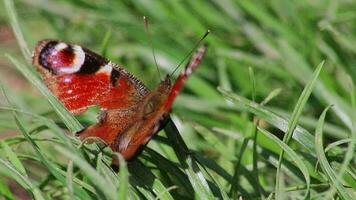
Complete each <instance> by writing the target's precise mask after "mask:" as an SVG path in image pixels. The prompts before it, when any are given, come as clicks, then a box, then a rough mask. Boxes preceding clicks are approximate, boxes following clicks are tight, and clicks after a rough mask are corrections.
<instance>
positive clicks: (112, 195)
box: [55, 146, 117, 200]
mask: <svg viewBox="0 0 356 200" xmlns="http://www.w3.org/2000/svg"><path fill="white" fill-rule="evenodd" d="M55 149H56V150H58V151H59V152H60V153H62V155H64V156H66V157H67V158H69V159H71V160H73V163H74V164H75V165H76V166H78V167H79V168H80V169H81V170H82V172H83V173H84V174H85V175H86V176H87V177H88V178H89V180H90V181H91V182H92V183H95V186H96V187H98V188H99V189H100V191H101V192H103V194H105V197H106V198H107V199H112V200H114V199H117V194H116V190H115V188H114V187H113V186H112V185H110V184H108V183H107V181H106V180H105V179H104V178H103V177H102V176H101V175H100V174H99V173H98V172H97V171H96V170H95V169H94V168H93V167H92V166H90V164H89V163H88V162H87V161H85V160H84V159H83V158H81V157H79V156H78V155H76V154H75V153H73V152H71V151H69V150H68V149H65V148H63V147H61V146H55Z"/></svg>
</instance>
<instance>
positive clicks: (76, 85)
mask: <svg viewBox="0 0 356 200" xmlns="http://www.w3.org/2000/svg"><path fill="white" fill-rule="evenodd" d="M33 64H34V65H35V66H36V68H37V69H38V71H39V72H40V73H41V74H42V76H43V78H44V81H45V83H46V84H47V86H48V87H49V89H50V90H51V91H52V92H53V93H54V94H55V95H56V96H57V97H58V99H59V100H60V101H62V102H63V104H64V105H65V106H66V108H67V109H68V110H70V111H71V112H72V113H75V114H80V113H82V112H84V111H85V110H86V109H87V107H88V106H91V105H98V106H100V107H101V108H102V109H107V110H110V109H127V108H130V107H133V106H135V105H136V104H138V103H139V102H140V101H142V99H143V97H144V96H145V95H146V94H147V92H148V90H147V89H146V87H145V86H144V85H143V84H142V83H141V82H140V81H139V80H138V79H136V78H135V77H134V76H133V75H131V74H129V73H128V72H127V71H126V70H124V69H123V68H121V67H118V66H117V65H116V64H113V63H112V62H110V61H109V60H107V59H105V58H103V57H101V56H100V55H98V54H96V53H94V52H92V51H90V50H88V49H85V48H82V47H80V46H79V45H73V44H66V43H64V42H59V41H54V40H44V41H41V42H40V43H39V44H38V45H37V47H36V49H35V52H34V56H33Z"/></svg>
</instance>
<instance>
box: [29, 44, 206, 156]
mask: <svg viewBox="0 0 356 200" xmlns="http://www.w3.org/2000/svg"><path fill="white" fill-rule="evenodd" d="M206 49H207V47H206V46H201V47H199V48H198V50H197V51H196V53H195V54H193V55H192V57H191V59H190V61H189V62H188V64H187V65H186V67H185V69H184V70H183V71H182V72H181V73H180V75H179V76H178V78H177V79H176V81H175V82H174V83H172V80H171V76H170V75H167V76H166V77H165V78H164V79H163V80H162V81H161V82H160V83H159V84H158V85H157V87H156V88H154V89H153V90H152V91H150V90H149V89H147V87H146V86H145V85H144V84H143V83H142V82H141V81H140V80H138V79H137V78H136V77H135V76H134V75H132V74H130V73H129V72H128V71H126V69H125V68H123V67H122V66H120V65H117V64H115V63H113V62H111V61H110V60H108V59H106V58H104V57H102V56H100V55H99V54H97V53H95V52H93V51H91V50H89V49H86V48H84V47H81V46H79V45H76V44H68V43H65V42H62V41H57V40H43V41H40V42H39V43H38V44H37V46H36V47H35V50H34V53H33V65H34V66H35V67H36V69H37V71H38V72H39V73H40V74H41V76H42V78H43V80H44V82H45V84H46V85H47V87H48V88H49V89H50V90H51V91H52V93H53V94H54V95H55V96H57V98H58V99H59V100H60V101H61V102H62V103H63V104H64V106H65V107H66V108H67V109H68V110H69V111H70V112H71V113H73V114H75V115H78V114H81V113H83V112H85V111H86V110H87V109H88V107H89V106H99V107H100V113H99V118H98V122H97V123H96V124H93V125H90V126H88V127H87V128H85V129H84V130H82V131H80V132H79V133H78V134H77V135H78V137H79V138H80V139H85V138H88V137H97V138H100V139H101V140H102V141H104V142H105V143H106V144H107V145H109V146H110V147H111V149H112V150H113V151H115V152H119V153H120V154H121V155H122V156H123V157H124V158H125V159H126V160H130V159H132V158H134V157H135V156H136V154H138V153H139V152H140V150H141V149H142V148H143V147H144V146H145V145H146V144H147V143H148V141H149V140H150V139H151V137H152V136H153V135H154V134H155V133H157V132H158V131H159V130H160V129H162V128H163V126H164V125H165V122H166V121H167V119H168V117H169V111H170V109H171V107H172V104H173V102H174V100H175V99H176V97H177V95H178V93H179V92H180V91H181V89H182V88H183V85H184V83H185V81H186V79H187V78H188V76H189V75H191V74H192V72H193V71H194V70H195V69H196V68H197V67H198V65H199V64H200V63H201V61H202V59H203V56H204V54H205V52H206Z"/></svg>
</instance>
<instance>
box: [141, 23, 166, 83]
mask: <svg viewBox="0 0 356 200" xmlns="http://www.w3.org/2000/svg"><path fill="white" fill-rule="evenodd" d="M143 22H144V24H145V31H146V33H147V37H148V42H149V43H150V46H151V52H152V55H153V60H154V62H155V65H156V69H157V72H158V76H159V79H160V80H161V81H162V76H161V71H160V70H159V67H158V63H157V59H156V54H155V49H154V48H153V43H152V36H151V34H150V31H149V29H148V18H147V17H146V16H143Z"/></svg>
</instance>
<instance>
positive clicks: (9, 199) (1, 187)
mask: <svg viewBox="0 0 356 200" xmlns="http://www.w3.org/2000/svg"><path fill="white" fill-rule="evenodd" d="M0 196H3V197H4V198H5V199H6V200H15V197H14V195H13V194H12V191H11V190H10V188H9V187H8V185H7V184H6V183H5V181H4V179H3V178H0Z"/></svg>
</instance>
